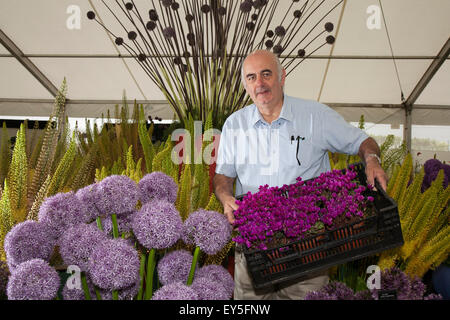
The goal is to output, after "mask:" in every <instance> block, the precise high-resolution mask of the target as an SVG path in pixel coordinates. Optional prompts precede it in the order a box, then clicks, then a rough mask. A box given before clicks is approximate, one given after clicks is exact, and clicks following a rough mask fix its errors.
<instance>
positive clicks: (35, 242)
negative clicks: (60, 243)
mask: <svg viewBox="0 0 450 320" xmlns="http://www.w3.org/2000/svg"><path fill="white" fill-rule="evenodd" d="M4 247H5V252H6V258H7V261H8V266H9V269H10V271H13V270H14V269H15V268H16V266H18V265H19V264H21V263H22V262H25V261H28V260H31V259H35V258H36V259H37V258H39V259H43V260H48V259H50V256H51V254H52V252H53V249H54V247H55V239H54V238H53V237H52V230H51V229H50V228H49V227H48V226H47V225H45V224H43V223H40V222H37V221H31V220H28V221H24V222H21V223H19V224H16V225H15V226H14V227H13V228H12V229H11V230H10V231H9V232H8V234H7V235H6V237H5V242H4Z"/></svg>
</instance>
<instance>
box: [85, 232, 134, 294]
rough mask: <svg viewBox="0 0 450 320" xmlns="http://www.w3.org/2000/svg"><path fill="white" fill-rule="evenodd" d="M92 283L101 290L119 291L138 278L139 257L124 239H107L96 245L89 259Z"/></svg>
mask: <svg viewBox="0 0 450 320" xmlns="http://www.w3.org/2000/svg"><path fill="white" fill-rule="evenodd" d="M88 266H89V274H90V275H91V278H92V282H94V284H95V285H97V286H99V287H100V288H102V289H109V290H119V289H123V288H126V287H129V286H131V285H132V284H134V283H136V281H137V280H136V279H138V278H139V266H140V262H139V256H138V253H137V251H136V249H134V248H133V247H132V246H131V245H130V244H128V242H127V241H126V240H124V239H120V238H119V239H108V240H105V241H103V242H101V243H100V244H99V245H97V246H96V247H95V248H94V250H93V251H92V253H91V255H90V257H89V262H88Z"/></svg>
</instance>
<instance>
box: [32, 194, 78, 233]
mask: <svg viewBox="0 0 450 320" xmlns="http://www.w3.org/2000/svg"><path fill="white" fill-rule="evenodd" d="M85 215H86V207H85V206H84V204H83V203H82V202H81V201H80V200H78V198H77V197H76V196H75V193H74V192H73V191H71V192H67V193H58V194H55V195H54V196H51V197H48V198H47V199H45V200H44V202H43V203H42V205H41V207H40V208H39V213H38V220H39V221H40V222H41V223H43V224H46V225H47V226H49V227H50V228H51V229H52V233H53V236H54V238H59V237H60V236H61V235H62V234H63V232H64V231H65V230H66V229H68V228H69V227H71V226H74V225H77V224H79V223H82V222H83V220H84V217H85Z"/></svg>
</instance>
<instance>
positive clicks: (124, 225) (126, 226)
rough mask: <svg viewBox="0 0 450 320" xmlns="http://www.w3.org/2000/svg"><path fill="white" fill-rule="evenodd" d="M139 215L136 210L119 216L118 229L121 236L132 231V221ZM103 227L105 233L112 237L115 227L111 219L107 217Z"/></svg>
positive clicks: (103, 220) (103, 221)
mask: <svg viewBox="0 0 450 320" xmlns="http://www.w3.org/2000/svg"><path fill="white" fill-rule="evenodd" d="M136 214H137V211H136V210H133V211H131V212H126V213H122V214H121V215H119V216H117V228H118V229H119V234H122V233H127V232H130V231H131V227H132V221H133V219H134V217H135V215H136ZM102 227H103V231H104V232H105V233H106V234H107V235H110V236H112V234H113V225H112V220H111V217H105V218H104V219H102Z"/></svg>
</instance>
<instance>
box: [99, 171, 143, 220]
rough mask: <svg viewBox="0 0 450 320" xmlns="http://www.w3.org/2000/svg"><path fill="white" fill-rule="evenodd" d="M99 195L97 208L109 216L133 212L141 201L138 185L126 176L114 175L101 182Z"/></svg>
mask: <svg viewBox="0 0 450 320" xmlns="http://www.w3.org/2000/svg"><path fill="white" fill-rule="evenodd" d="M97 195H98V201H97V208H98V210H99V211H100V212H101V214H102V215H107V216H109V215H112V214H117V215H119V214H122V213H126V212H131V211H133V210H134V209H135V207H136V204H137V202H138V200H139V190H138V187H137V184H136V183H135V182H134V181H133V180H131V179H130V178H129V177H127V176H125V175H120V176H119V175H112V176H109V177H106V178H105V179H103V180H102V181H100V183H99V184H98V189H97Z"/></svg>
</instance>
